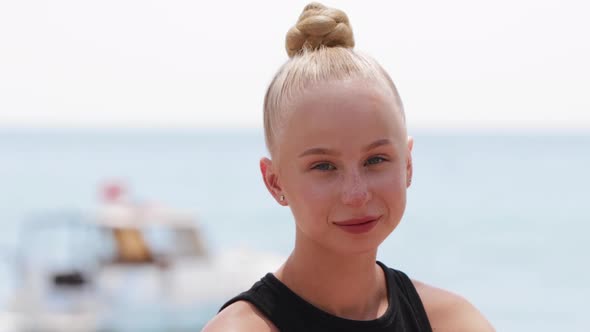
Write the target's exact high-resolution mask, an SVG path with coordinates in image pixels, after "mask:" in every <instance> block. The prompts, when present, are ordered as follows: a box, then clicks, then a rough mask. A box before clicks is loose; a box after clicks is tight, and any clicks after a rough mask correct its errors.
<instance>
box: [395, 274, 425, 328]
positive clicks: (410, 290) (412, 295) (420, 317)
mask: <svg viewBox="0 0 590 332" xmlns="http://www.w3.org/2000/svg"><path fill="white" fill-rule="evenodd" d="M388 270H389V272H390V273H391V274H392V277H393V278H395V279H396V280H395V281H396V282H397V284H398V285H399V288H400V290H401V291H402V292H403V294H404V296H405V298H406V299H407V300H408V304H409V305H410V307H411V308H412V311H413V313H414V317H415V318H416V323H417V324H418V325H419V328H420V331H432V327H431V326H430V321H429V320H428V316H427V315H426V310H425V309H424V304H423V303H422V300H421V299H420V295H418V291H417V290H416V287H414V284H413V283H412V280H411V279H410V278H409V277H408V276H407V275H406V274H405V273H403V272H402V271H398V270H395V269H391V268H389V269H388ZM392 281H393V280H392Z"/></svg>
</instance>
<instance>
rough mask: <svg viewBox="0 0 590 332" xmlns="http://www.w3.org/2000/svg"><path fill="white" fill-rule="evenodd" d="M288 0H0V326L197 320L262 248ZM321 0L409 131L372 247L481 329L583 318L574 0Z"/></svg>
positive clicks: (287, 218) (585, 134)
mask: <svg viewBox="0 0 590 332" xmlns="http://www.w3.org/2000/svg"><path fill="white" fill-rule="evenodd" d="M306 3H307V1H289V2H277V1H262V0H253V1H248V2H239V1H233V2H227V1H226V2H207V3H206V4H205V3H200V2H194V1H184V0H179V1H148V2H146V1H111V0H106V1H101V2H88V1H67V0H54V1H42V0H25V1H18V2H16V1H5V0H0V220H1V223H0V331H9V332H11V331H15V332H17V331H116V332H123V331H154V332H155V331H158V332H161V331H195V330H199V328H200V327H202V325H203V324H204V323H205V322H206V321H207V320H209V319H210V318H211V317H212V316H213V315H214V314H215V312H216V311H217V310H218V308H219V306H220V305H221V304H223V303H224V302H225V301H226V300H227V299H229V298H230V297H231V296H233V295H235V294H237V293H238V292H240V291H241V290H245V289H247V288H248V287H249V286H250V285H251V283H252V282H254V281H255V280H257V279H258V278H260V277H261V276H262V275H263V274H264V273H266V272H267V271H272V270H274V269H275V268H276V267H277V266H278V265H279V264H280V263H281V260H282V259H283V258H284V257H286V256H287V255H288V254H289V252H290V249H291V247H292V245H293V238H294V226H293V221H292V218H291V215H290V213H289V210H288V209H285V208H281V207H279V206H278V205H277V204H276V203H274V201H273V200H272V199H271V198H270V196H269V195H268V194H267V192H266V189H265V188H264V185H263V183H262V181H261V178H260V175H259V170H258V160H259V158H260V157H262V156H264V155H266V154H267V153H266V150H265V147H264V139H263V133H262V99H263V96H264V92H265V89H266V86H267V85H268V83H269V82H270V80H271V78H272V76H273V74H274V72H275V71H276V70H277V69H278V67H279V66H280V65H281V64H282V63H283V62H284V61H286V59H287V56H286V52H285V51H284V36H285V34H286V31H287V30H288V29H289V28H290V27H291V26H292V25H293V24H294V23H295V22H296V19H297V16H298V15H299V13H300V12H301V10H302V8H303V6H304V5H305V4H306ZM324 4H326V5H328V6H334V7H337V8H341V9H343V10H345V11H346V12H347V13H348V15H349V18H350V20H351V22H352V25H353V28H354V32H355V38H356V42H357V46H356V48H357V49H359V50H361V51H364V52H366V53H368V54H371V55H373V56H374V57H375V58H377V59H378V60H379V61H380V62H381V63H382V65H383V66H384V67H385V68H386V69H387V70H388V71H389V73H390V74H391V76H392V77H393V79H394V81H395V82H396V84H397V85H398V88H399V90H400V94H401V95H402V99H403V101H404V104H405V108H406V114H407V118H408V127H409V131H410V134H411V135H413V136H414V138H415V148H414V163H415V176H414V181H413V184H412V187H411V189H410V190H409V197H408V207H407V210H406V214H405V216H404V219H403V221H402V223H401V225H400V226H399V227H398V229H396V231H395V232H394V233H393V234H392V236H390V238H388V239H387V240H386V242H385V243H384V244H383V245H382V247H381V248H380V252H379V259H380V260H382V261H384V262H385V263H386V264H388V265H390V266H392V267H396V268H399V269H401V270H404V271H405V272H407V273H408V274H410V275H411V276H412V277H414V278H416V279H419V280H423V281H425V282H427V283H430V284H434V285H437V286H439V287H442V288H446V289H450V290H452V291H455V292H457V293H460V294H462V295H463V296H465V297H466V298H468V299H469V300H470V301H471V302H473V303H474V304H475V305H476V306H477V307H478V308H479V309H480V310H481V311H482V312H483V313H484V314H485V315H486V317H488V319H489V320H490V321H491V322H492V323H493V324H494V325H495V327H496V328H497V330H498V331H523V330H536V331H555V330H565V331H580V332H581V331H587V329H588V328H587V326H588V325H589V323H590V321H589V319H588V316H587V315H586V313H585V309H586V308H587V307H588V306H587V303H586V301H585V300H586V299H587V298H589V297H590V289H589V287H588V281H589V280H590V268H588V264H587V262H586V261H587V260H588V258H587V257H588V253H589V252H590V244H589V242H588V240H587V233H588V232H589V231H590V226H589V221H590V205H589V204H588V201H589V197H590V189H589V188H590V175H588V174H587V172H588V169H590V113H589V112H590V98H588V97H587V93H588V91H590V64H589V62H588V60H587V59H590V43H589V42H588V31H590V23H589V22H590V21H588V20H587V13H588V11H589V10H590V5H588V4H587V3H586V2H583V1H574V0H565V1H563V0H562V1H557V0H547V1H532V0H517V1H508V0H500V1H494V2H490V3H487V2H486V3H484V2H474V1H466V0H451V1H445V2H440V1H438V2H437V1H422V2H396V1H394V2H377V1H365V2H360V1H332V2H325V3H324ZM269 235H270V236H269Z"/></svg>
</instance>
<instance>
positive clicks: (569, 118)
mask: <svg viewBox="0 0 590 332" xmlns="http://www.w3.org/2000/svg"><path fill="white" fill-rule="evenodd" d="M307 2H308V1H276V0H275V1H271V0H268V1H263V0H249V1H202V2H201V1H195V0H153V1H145V0H132V1H128V0H101V1H84V0H46V1H42V0H38V1H34V0H0V127H13V126H17V127H38V126H41V127H56V126H57V127H260V126H261V123H262V115H261V114H262V110H261V105H262V99H263V95H264V91H265V89H266V86H267V84H268V83H269V81H270V79H271V78H272V75H273V74H274V72H275V71H276V70H277V69H278V67H279V65H280V64H281V63H282V62H284V61H285V60H286V59H287V55H286V52H285V51H284V36H285V33H286V32H287V30H288V29H289V27H291V26H292V25H293V24H294V23H295V21H296V19H297V17H298V15H299V13H300V11H301V9H302V8H303V6H304V5H305V4H306V3H307ZM324 3H325V4H326V5H329V6H333V7H337V8H341V9H343V10H345V11H346V12H347V13H348V15H349V18H350V20H351V23H352V25H353V29H354V33H355V39H356V41H357V49H359V50H361V51H364V52H366V53H368V54H371V55H372V56H374V57H375V58H377V60H379V61H380V62H381V63H382V65H383V66H384V67H385V68H386V69H387V70H388V71H389V72H390V74H391V75H392V77H393V79H394V81H396V84H397V85H398V88H399V90H400V93H401V95H402V99H403V100H404V103H405V106H406V112H407V116H408V121H409V125H410V127H413V128H476V129H479V128H532V129H539V128H557V129H584V130H585V129H590V98H589V97H588V94H589V92H590V19H588V17H590V2H588V1H584V0H579V1H575V0H495V1H474V0H447V1H440V0H423V1H358V0H350V1H336V0H332V1H325V2H324Z"/></svg>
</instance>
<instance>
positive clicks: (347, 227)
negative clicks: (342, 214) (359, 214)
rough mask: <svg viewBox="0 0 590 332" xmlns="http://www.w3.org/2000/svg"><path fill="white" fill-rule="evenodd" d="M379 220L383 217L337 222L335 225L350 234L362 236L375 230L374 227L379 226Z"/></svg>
mask: <svg viewBox="0 0 590 332" xmlns="http://www.w3.org/2000/svg"><path fill="white" fill-rule="evenodd" d="M379 219H381V216H378V217H374V216H367V217H363V218H355V219H349V220H343V221H335V222H334V225H336V226H338V227H339V228H340V229H342V230H344V231H346V232H348V233H353V234H361V233H366V232H368V231H370V230H371V229H373V227H375V226H376V225H377V222H378V221H379Z"/></svg>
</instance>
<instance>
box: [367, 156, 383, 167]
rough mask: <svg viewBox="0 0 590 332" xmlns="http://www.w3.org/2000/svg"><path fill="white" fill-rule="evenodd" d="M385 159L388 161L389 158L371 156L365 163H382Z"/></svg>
mask: <svg viewBox="0 0 590 332" xmlns="http://www.w3.org/2000/svg"><path fill="white" fill-rule="evenodd" d="M384 161H387V159H385V158H383V157H371V158H369V159H367V161H366V162H365V165H376V164H381V163H382V162H384Z"/></svg>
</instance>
